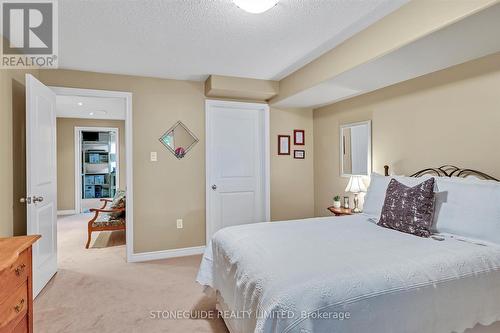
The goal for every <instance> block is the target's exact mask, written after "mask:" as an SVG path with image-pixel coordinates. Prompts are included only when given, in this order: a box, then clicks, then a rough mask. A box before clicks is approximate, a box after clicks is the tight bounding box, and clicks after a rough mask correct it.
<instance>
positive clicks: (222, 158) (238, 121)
mask: <svg viewBox="0 0 500 333" xmlns="http://www.w3.org/2000/svg"><path fill="white" fill-rule="evenodd" d="M206 130H207V131H206V132H207V133H206V140H207V151H206V154H207V156H206V159H207V165H206V168H207V241H208V240H210V239H211V237H212V235H213V234H214V233H215V232H216V231H217V230H219V229H221V228H224V227H228V226H234V225H239V224H246V223H256V222H264V221H269V219H270V217H269V107H268V105H267V104H255V103H239V102H227V101H207V103H206Z"/></svg>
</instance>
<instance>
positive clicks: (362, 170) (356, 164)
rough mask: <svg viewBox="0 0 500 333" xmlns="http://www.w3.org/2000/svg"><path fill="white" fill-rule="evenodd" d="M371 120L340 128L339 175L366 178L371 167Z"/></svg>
mask: <svg viewBox="0 0 500 333" xmlns="http://www.w3.org/2000/svg"><path fill="white" fill-rule="evenodd" d="M371 137H372V130H371V120H368V121H362V122H358V123H351V124H345V125H341V126H340V175H341V176H342V177H350V176H352V175H356V176H368V175H370V173H371V166H372V154H371V151H372V143H371V142H372V140H371Z"/></svg>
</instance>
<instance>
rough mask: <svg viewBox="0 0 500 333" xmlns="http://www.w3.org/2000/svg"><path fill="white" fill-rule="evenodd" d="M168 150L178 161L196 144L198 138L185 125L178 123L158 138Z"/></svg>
mask: <svg viewBox="0 0 500 333" xmlns="http://www.w3.org/2000/svg"><path fill="white" fill-rule="evenodd" d="M160 142H161V143H163V145H164V146H165V147H167V149H168V150H170V151H171V152H172V154H174V156H175V157H177V158H178V159H181V158H183V157H184V156H186V154H187V153H188V152H189V151H190V150H191V148H193V147H194V145H195V144H196V143H197V142H198V138H197V137H196V136H195V135H194V134H193V132H191V131H190V130H189V129H188V128H187V127H186V125H184V124H183V123H182V122H180V121H178V122H176V123H175V124H174V126H172V127H171V128H170V129H169V130H168V131H167V132H166V133H165V134H163V136H162V137H161V138H160Z"/></svg>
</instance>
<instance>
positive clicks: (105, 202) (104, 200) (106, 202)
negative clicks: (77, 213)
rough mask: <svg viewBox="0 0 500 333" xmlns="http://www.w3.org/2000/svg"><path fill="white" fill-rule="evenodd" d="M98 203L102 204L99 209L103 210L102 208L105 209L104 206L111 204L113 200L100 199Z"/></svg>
mask: <svg viewBox="0 0 500 333" xmlns="http://www.w3.org/2000/svg"><path fill="white" fill-rule="evenodd" d="M99 201H101V202H103V203H104V204H103V205H102V207H101V208H100V209H104V208H106V205H107V204H108V202H113V199H101V200H99ZM91 211H92V210H91Z"/></svg>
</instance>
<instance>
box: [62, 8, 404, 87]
mask: <svg viewBox="0 0 500 333" xmlns="http://www.w3.org/2000/svg"><path fill="white" fill-rule="evenodd" d="M408 1H409V0H355V1H354V0H349V1H347V0H280V2H279V3H278V5H277V6H276V7H274V8H272V9H271V10H269V11H267V12H265V13H263V14H249V13H246V12H244V11H242V10H241V9H240V8H238V7H236V6H235V5H234V4H233V3H232V1H231V0H136V1H123V0H64V1H59V8H60V9H59V36H60V37H59V56H60V57H59V61H60V63H59V64H60V68H66V69H78V70H87V71H94V72H105V73H117V74H131V75H141V76H151V77H162V78H172V79H182V80H186V79H187V80H204V79H206V77H207V76H208V75H209V74H218V75H228V76H238V77H249V78H257V79H274V80H277V79H281V78H283V77H284V76H286V75H288V74H290V73H292V72H293V71H295V70H297V69H298V68H300V67H302V66H303V65H305V64H307V63H308V62H310V61H311V60H313V59H315V58H317V57H318V56H320V55H321V54H323V53H324V52H326V51H328V50H330V49H332V48H333V47H335V46H336V45H338V44H339V43H340V42H342V41H343V40H345V39H347V38H349V37H351V36H352V35H354V34H356V33H357V32H359V31H361V30H363V29H364V28H366V27H367V26H369V25H371V24H372V23H374V22H375V21H377V20H379V19H380V18H382V17H384V16H385V15H387V14H388V13H390V12H392V11H393V10H395V9H397V8H399V7H400V6H401V5H403V4H404V3H406V2H408Z"/></svg>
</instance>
